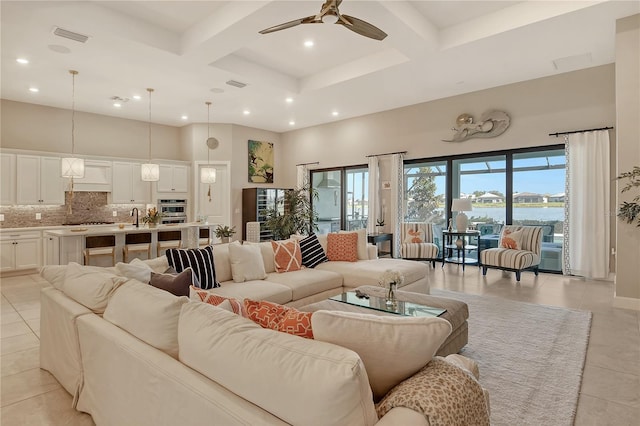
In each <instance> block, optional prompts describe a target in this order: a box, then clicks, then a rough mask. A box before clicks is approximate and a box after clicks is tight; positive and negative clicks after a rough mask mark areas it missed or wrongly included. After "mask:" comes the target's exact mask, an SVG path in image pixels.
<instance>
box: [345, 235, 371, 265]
mask: <svg viewBox="0 0 640 426" xmlns="http://www.w3.org/2000/svg"><path fill="white" fill-rule="evenodd" d="M339 233H340V234H356V235H357V236H358V245H357V247H358V260H367V259H369V254H368V253H367V230H366V229H364V228H363V229H358V230H357V231H339Z"/></svg>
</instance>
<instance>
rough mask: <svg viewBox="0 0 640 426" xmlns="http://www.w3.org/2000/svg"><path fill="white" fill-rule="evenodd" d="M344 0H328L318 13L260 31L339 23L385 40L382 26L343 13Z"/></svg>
mask: <svg viewBox="0 0 640 426" xmlns="http://www.w3.org/2000/svg"><path fill="white" fill-rule="evenodd" d="M340 3H342V0H327V1H325V2H324V4H323V5H322V8H320V13H318V14H317V15H312V16H307V17H306V18H300V19H296V20H294V21H289V22H285V23H283V24H279V25H275V26H273V27H269V28H267V29H264V30H262V31H260V34H268V33H272V32H275V31H280V30H286V29H287V28H292V27H296V26H298V25H300V24H322V23H327V24H338V25H342V26H343V27H345V28H347V29H350V30H351V31H353V32H355V33H358V34H360V35H362V36H365V37H369V38H372V39H374V40H383V39H384V38H385V37H386V36H387V33H385V32H384V31H382V30H381V29H380V28H378V27H376V26H375V25H372V24H370V23H368V22H365V21H363V20H362V19H358V18H354V17H353V16H349V15H342V14H340V11H339V10H338V6H340Z"/></svg>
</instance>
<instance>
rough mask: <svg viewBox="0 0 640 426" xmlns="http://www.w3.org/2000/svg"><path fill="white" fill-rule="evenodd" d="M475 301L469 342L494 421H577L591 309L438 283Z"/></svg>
mask: <svg viewBox="0 0 640 426" xmlns="http://www.w3.org/2000/svg"><path fill="white" fill-rule="evenodd" d="M431 294H433V295H434V296H442V297H448V298H452V299H458V300H462V301H463V302H466V303H467V305H469V343H468V344H467V346H465V348H464V349H463V350H462V351H461V352H460V353H461V354H462V355H464V356H467V357H469V358H471V359H473V360H475V361H476V362H477V363H478V365H479V367H480V383H481V384H482V386H483V387H485V388H486V389H488V390H489V394H490V400H491V424H492V425H493V426H501V425H510V426H511V425H536V426H540V425H554V426H561V425H568V426H570V425H573V420H574V418H575V413H576V407H577V404H578V393H579V391H580V384H581V381H582V371H583V367H584V361H585V356H586V351H587V344H588V341H589V330H590V328H591V312H587V311H579V310H572V309H565V308H557V307H552V306H542V305H535V304H530V303H523V302H515V301H510V300H506V299H502V298H499V297H493V296H477V295H470V294H465V293H457V292H453V291H446V290H439V289H432V290H431Z"/></svg>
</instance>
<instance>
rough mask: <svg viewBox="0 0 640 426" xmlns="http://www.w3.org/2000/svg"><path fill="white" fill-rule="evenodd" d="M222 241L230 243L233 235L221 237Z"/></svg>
mask: <svg viewBox="0 0 640 426" xmlns="http://www.w3.org/2000/svg"><path fill="white" fill-rule="evenodd" d="M220 241H222V242H223V243H228V242H229V241H231V237H220Z"/></svg>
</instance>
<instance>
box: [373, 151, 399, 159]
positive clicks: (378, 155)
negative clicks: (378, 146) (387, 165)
mask: <svg viewBox="0 0 640 426" xmlns="http://www.w3.org/2000/svg"><path fill="white" fill-rule="evenodd" d="M406 153H407V151H398V152H387V153H385V154H371V155H365V158H369V157H382V156H384V155H393V154H406Z"/></svg>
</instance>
